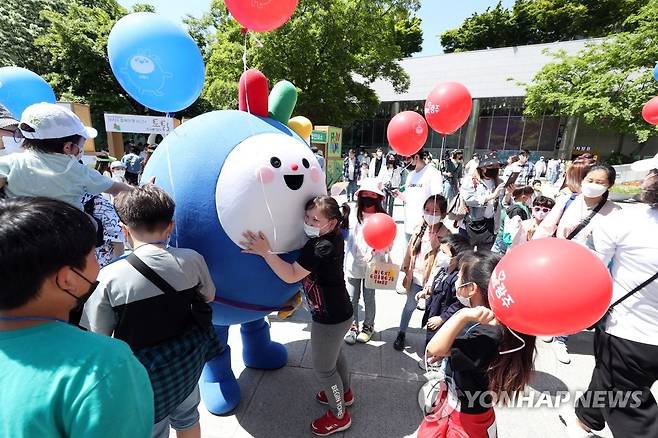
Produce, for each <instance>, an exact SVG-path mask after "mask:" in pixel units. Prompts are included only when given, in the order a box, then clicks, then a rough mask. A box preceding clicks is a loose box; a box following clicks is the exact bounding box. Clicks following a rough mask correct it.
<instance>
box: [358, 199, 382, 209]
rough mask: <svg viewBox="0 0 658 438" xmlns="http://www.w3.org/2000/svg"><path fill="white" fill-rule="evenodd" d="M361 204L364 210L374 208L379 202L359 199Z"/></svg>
mask: <svg viewBox="0 0 658 438" xmlns="http://www.w3.org/2000/svg"><path fill="white" fill-rule="evenodd" d="M359 204H360V205H361V207H363V208H372V207H375V206H376V205H377V204H379V200H378V199H374V198H359Z"/></svg>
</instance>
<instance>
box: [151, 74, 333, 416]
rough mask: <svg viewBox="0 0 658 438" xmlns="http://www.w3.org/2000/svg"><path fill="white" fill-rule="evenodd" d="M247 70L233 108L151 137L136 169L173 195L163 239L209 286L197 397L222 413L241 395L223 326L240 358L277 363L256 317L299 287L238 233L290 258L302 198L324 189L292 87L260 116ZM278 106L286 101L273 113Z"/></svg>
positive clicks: (277, 348) (300, 239) (281, 352)
mask: <svg viewBox="0 0 658 438" xmlns="http://www.w3.org/2000/svg"><path fill="white" fill-rule="evenodd" d="M247 73H249V74H251V75H252V77H253V76H254V74H256V76H257V75H260V76H262V73H260V72H257V71H254V70H250V71H249V72H247ZM246 77H247V76H245V75H243V79H241V90H240V91H241V108H243V107H244V106H245V105H243V104H242V101H243V100H244V103H246V108H245V109H246V110H247V111H213V112H210V113H207V114H203V115H201V116H198V117H195V118H193V119H192V120H190V121H188V122H186V123H184V124H182V125H181V126H179V127H178V128H176V129H175V130H174V131H173V132H172V133H171V134H169V135H168V136H167V137H166V138H165V140H164V141H163V142H162V143H161V144H160V145H159V147H158V148H157V150H156V151H155V153H154V154H153V156H152V157H151V159H150V160H149V162H148V165H147V166H146V169H145V171H144V176H143V178H144V180H147V179H149V178H151V177H153V176H155V177H156V184H158V185H159V186H160V187H162V188H163V189H164V190H166V191H167V193H169V194H170V195H171V196H172V197H173V198H174V200H175V202H176V213H175V216H174V219H175V230H174V233H173V234H172V237H171V244H172V245H175V246H179V247H182V248H192V249H194V250H196V251H198V252H199V253H201V254H202V255H203V256H204V258H205V260H206V263H207V264H208V267H209V268H210V273H211V275H212V278H213V281H214V282H215V286H216V287H217V293H216V299H215V302H213V303H212V307H213V324H214V326H215V330H216V332H217V335H218V336H219V339H220V342H221V343H222V346H225V349H224V350H223V353H222V354H220V355H219V356H217V357H216V358H214V359H213V360H212V361H210V362H208V363H207V364H206V366H205V368H204V371H203V375H202V377H201V381H200V386H201V395H202V398H203V401H204V403H205V405H206V407H207V408H208V410H209V411H210V412H212V413H214V414H224V413H227V412H230V411H232V410H233V409H234V408H235V407H236V406H237V405H238V403H239V402H240V387H239V386H238V382H237V380H236V378H235V375H234V374H233V371H232V370H231V360H230V356H231V349H230V347H228V345H227V341H228V328H229V326H230V325H233V324H240V325H241V329H240V333H241V335H242V347H243V353H242V357H243V360H244V363H245V365H246V366H248V367H250V368H259V369H276V368H280V367H282V366H284V365H285V364H286V361H287V358H288V353H287V351H286V349H285V347H284V346H283V345H281V344H279V343H276V342H273V341H272V340H271V339H270V329H269V325H268V324H267V323H266V321H265V319H264V317H265V315H267V314H268V313H270V312H272V311H276V310H281V309H283V308H285V304H286V303H287V302H289V300H291V299H292V298H293V297H294V296H295V294H296V293H297V291H298V290H299V284H286V283H284V282H283V281H282V280H280V279H279V278H278V277H277V276H276V275H275V274H274V273H273V272H272V270H271V269H270V268H269V267H268V266H267V264H266V263H265V262H264V261H263V259H262V258H261V257H256V256H253V255H249V254H243V253H242V252H241V250H242V248H241V247H240V245H239V242H240V241H241V240H243V237H242V233H243V232H245V231H247V230H258V231H263V232H264V233H265V235H266V236H267V238H268V239H269V241H270V243H271V245H272V250H273V251H275V252H277V253H280V254H282V257H283V258H284V259H286V260H288V261H290V262H292V261H294V260H295V259H296V255H297V250H299V249H300V248H301V247H302V246H303V245H304V243H305V239H306V237H305V235H304V227H303V225H304V205H305V203H306V202H307V201H308V200H309V199H310V198H312V197H314V196H318V195H324V194H326V186H325V176H324V173H323V171H322V169H321V168H320V166H319V164H318V161H317V159H316V158H315V156H314V155H313V153H312V152H311V150H310V149H309V146H308V145H307V144H306V142H305V141H304V140H302V138H301V137H299V136H298V135H297V134H296V133H295V132H293V131H292V130H291V129H289V128H288V127H287V126H286V123H287V122H288V118H289V117H290V114H291V113H292V110H293V108H294V101H295V100H296V95H295V97H294V99H292V100H293V102H292V107H290V106H291V105H290V100H291V99H288V100H287V101H286V99H278V98H277V99H276V100H277V101H276V102H269V114H273V115H275V116H277V117H278V119H279V120H275V119H274V118H272V117H270V116H269V115H268V111H267V108H268V106H267V98H268V97H267V93H268V89H267V81H266V79H265V78H264V76H262V79H265V87H264V88H263V87H262V82H261V86H260V87H259V86H258V84H256V85H253V86H252V88H250V85H249V84H250V82H249V80H248V79H249V78H247V80H244V79H245V78H246ZM252 83H253V81H252ZM288 84H289V83H288ZM277 85H278V84H277ZM263 93H264V94H265V95H264V96H263ZM243 94H244V95H245V96H244V97H245V99H242V97H243V96H242V95H243ZM288 97H290V96H288ZM263 99H264V101H265V110H263V109H262V108H263ZM273 100H274V99H273ZM250 104H251V106H252V108H250ZM281 105H284V106H285V105H287V106H288V108H283V111H282V108H281V107H280V106H281ZM273 106H274V107H275V108H274V109H273ZM276 106H279V107H278V108H277V107H276ZM259 113H260V114H259ZM281 113H284V114H286V115H287V117H286V116H285V115H284V116H283V117H282V116H281V115H280V114H281Z"/></svg>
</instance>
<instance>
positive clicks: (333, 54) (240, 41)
mask: <svg viewBox="0 0 658 438" xmlns="http://www.w3.org/2000/svg"><path fill="white" fill-rule="evenodd" d="M418 7H419V2H418V1H417V0H371V1H367V2H363V1H358V0H339V1H336V0H306V1H304V2H300V5H299V7H298V8H297V11H296V12H295V14H294V15H293V17H292V19H291V20H290V21H289V22H288V23H287V24H285V25H284V26H282V27H281V28H279V29H278V30H277V31H275V32H269V33H264V34H253V35H252V34H248V35H247V36H246V37H245V36H244V35H243V34H242V33H241V32H240V26H239V25H238V24H237V23H236V22H235V21H233V20H231V19H230V18H229V16H228V12H227V10H226V8H225V6H224V4H223V2H222V1H215V2H214V3H213V5H212V7H211V11H210V13H209V14H207V15H206V16H204V17H203V18H201V19H200V20H196V19H193V18H189V19H188V20H186V23H187V24H188V27H189V28H190V32H191V34H192V36H193V37H194V38H195V39H196V40H197V42H198V43H199V44H200V45H201V46H202V48H203V51H204V55H205V56H206V60H207V79H206V87H205V90H204V95H203V96H204V98H205V99H207V100H208V101H209V102H210V103H211V104H212V105H213V106H215V107H219V108H234V107H235V105H236V99H237V81H238V79H239V77H240V74H241V73H242V71H243V69H244V65H243V61H242V54H243V51H244V44H245V38H246V39H247V41H246V42H247V60H248V66H249V67H253V68H258V69H260V70H262V71H263V73H265V74H266V75H267V76H268V78H269V79H270V82H271V83H272V84H273V83H275V82H277V81H279V80H282V79H287V80H289V81H291V82H292V83H294V84H295V86H297V88H298V89H299V92H300V93H299V99H298V103H297V108H296V110H295V112H296V113H297V114H303V115H306V116H307V117H309V118H310V119H311V120H313V121H314V122H315V123H318V124H325V123H326V124H334V125H338V126H343V125H345V124H349V123H350V122H351V121H353V120H355V119H358V118H362V117H365V116H367V115H370V114H372V113H373V112H374V111H375V110H376V108H377V105H378V100H377V96H376V95H375V93H374V91H373V90H372V89H371V88H370V87H369V84H370V83H372V82H373V81H375V80H376V79H379V78H383V79H386V80H389V81H390V82H391V83H392V84H393V85H394V87H395V88H396V89H397V90H399V91H402V90H404V89H406V88H407V87H408V85H409V78H408V77H407V75H406V73H405V72H404V71H403V70H402V68H401V67H400V66H399V65H398V64H397V62H396V61H398V60H400V59H401V58H403V57H405V56H409V55H411V54H412V53H414V52H416V51H419V50H420V46H421V44H422V31H421V29H420V19H418V18H416V17H414V16H413V14H411V13H410V12H409V11H415V10H417V9H418Z"/></svg>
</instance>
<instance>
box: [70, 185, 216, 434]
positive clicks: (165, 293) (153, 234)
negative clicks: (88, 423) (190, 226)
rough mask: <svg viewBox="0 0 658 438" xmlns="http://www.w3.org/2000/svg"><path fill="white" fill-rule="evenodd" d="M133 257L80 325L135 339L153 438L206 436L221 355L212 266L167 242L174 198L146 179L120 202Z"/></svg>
mask: <svg viewBox="0 0 658 438" xmlns="http://www.w3.org/2000/svg"><path fill="white" fill-rule="evenodd" d="M115 205H116V210H117V213H118V214H119V217H120V218H121V227H122V229H123V232H124V235H125V237H126V242H127V243H128V244H129V245H130V247H131V248H132V249H133V252H132V254H131V255H130V256H128V257H127V258H124V259H120V260H118V261H116V262H114V263H112V264H110V265H108V266H106V267H105V268H103V269H102V270H101V272H100V274H99V276H98V281H99V285H98V287H97V288H96V291H95V292H94V294H93V295H92V296H91V297H90V299H89V301H88V302H87V304H86V305H85V308H84V312H83V318H82V321H81V325H82V326H84V327H86V328H88V329H89V330H91V331H93V332H97V333H103V334H106V335H108V336H111V335H114V337H115V338H118V339H121V340H123V341H125V342H126V343H128V345H129V346H130V347H131V348H132V350H133V352H134V353H135V356H137V358H138V359H139V360H140V362H142V365H144V367H145V368H146V369H147V371H148V372H149V378H150V379H151V385H152V386H153V392H154V397H155V424H154V426H153V437H154V438H166V437H169V428H170V425H171V427H173V428H174V429H175V430H177V431H184V432H185V433H186V434H187V435H186V436H188V437H195V436H196V437H200V434H201V432H200V426H199V412H198V409H197V406H198V404H199V401H200V395H199V387H198V381H199V377H200V376H201V371H202V370H203V366H204V365H205V363H206V362H207V361H208V360H210V359H212V358H213V357H214V356H216V355H217V354H219V353H220V344H219V340H218V338H217V336H216V334H215V331H214V330H213V327H212V324H211V319H212V313H211V309H210V306H209V305H208V304H207V303H208V302H210V301H212V300H213V299H214V298H215V285H214V283H213V281H212V279H211V277H210V273H209V272H208V266H207V265H206V263H205V260H204V259H203V256H201V255H200V254H199V253H197V252H196V251H193V250H191V249H184V248H172V247H169V246H168V239H169V236H170V234H171V232H172V230H173V226H174V223H173V216H174V208H175V205H174V201H173V199H171V197H169V195H168V194H167V193H165V192H164V191H163V190H162V189H160V188H158V187H155V186H153V185H151V184H147V185H145V186H143V187H140V188H136V189H134V190H133V191H131V192H128V193H125V194H122V195H120V196H117V198H116V199H115Z"/></svg>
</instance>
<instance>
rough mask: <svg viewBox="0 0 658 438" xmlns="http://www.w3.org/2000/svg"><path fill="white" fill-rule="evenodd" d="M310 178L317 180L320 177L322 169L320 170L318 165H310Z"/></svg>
mask: <svg viewBox="0 0 658 438" xmlns="http://www.w3.org/2000/svg"><path fill="white" fill-rule="evenodd" d="M311 179H312V180H313V182H318V181H320V180H321V179H322V171H321V170H320V168H319V167H316V166H313V167H311Z"/></svg>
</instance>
